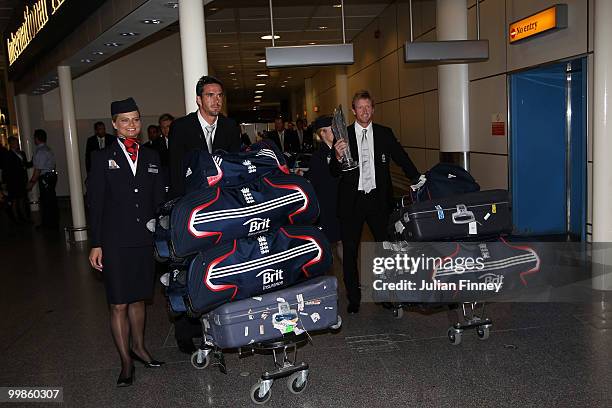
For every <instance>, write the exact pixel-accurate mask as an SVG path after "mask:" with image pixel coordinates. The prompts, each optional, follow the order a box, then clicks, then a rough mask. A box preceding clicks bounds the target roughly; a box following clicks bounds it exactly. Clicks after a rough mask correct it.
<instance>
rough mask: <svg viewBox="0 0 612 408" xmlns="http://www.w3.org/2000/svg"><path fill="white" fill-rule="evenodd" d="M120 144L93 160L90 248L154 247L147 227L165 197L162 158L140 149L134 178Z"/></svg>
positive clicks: (96, 154)
mask: <svg viewBox="0 0 612 408" xmlns="http://www.w3.org/2000/svg"><path fill="white" fill-rule="evenodd" d="M119 143H121V142H117V143H113V144H112V145H110V146H109V147H108V148H105V149H103V150H98V151H97V152H94V153H93V154H92V157H91V172H90V173H89V177H88V178H87V201H88V203H89V225H90V228H91V236H90V240H91V246H92V247H99V246H113V247H140V246H149V245H153V236H152V235H151V232H149V230H148V229H147V227H146V224H147V222H148V221H149V220H150V219H152V218H154V217H155V211H156V210H157V206H158V205H159V204H161V203H162V202H163V200H164V195H165V191H164V186H163V183H162V174H161V172H160V163H159V157H158V155H157V152H155V151H153V150H151V149H146V148H142V147H141V148H140V149H139V150H138V167H137V168H136V176H134V174H133V173H132V169H131V167H130V164H129V162H128V159H127V157H125V154H124V153H123V150H122V149H121V147H120V146H119Z"/></svg>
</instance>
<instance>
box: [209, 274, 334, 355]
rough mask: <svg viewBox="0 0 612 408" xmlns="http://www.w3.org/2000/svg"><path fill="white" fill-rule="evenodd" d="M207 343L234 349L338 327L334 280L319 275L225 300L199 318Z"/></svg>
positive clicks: (330, 277)
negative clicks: (275, 288)
mask: <svg viewBox="0 0 612 408" xmlns="http://www.w3.org/2000/svg"><path fill="white" fill-rule="evenodd" d="M202 322H203V327H204V334H205V336H206V341H207V343H212V345H215V346H217V347H219V348H221V349H227V348H237V347H242V346H246V345H248V344H254V343H262V342H265V341H269V340H274V339H278V338H281V337H282V336H283V335H285V334H290V333H295V334H301V333H302V332H304V331H307V332H311V331H317V330H325V329H329V328H335V327H336V326H339V323H340V317H339V316H338V281H337V280H336V278H335V277H333V276H320V277H318V278H314V279H311V280H308V281H306V282H304V283H301V284H299V285H295V286H291V287H289V288H285V289H282V290H278V291H276V292H270V293H266V294H263V295H261V296H256V297H252V298H249V299H244V300H240V301H237V302H230V303H226V304H224V305H222V306H219V307H218V308H216V309H214V310H213V311H212V312H209V313H207V314H206V315H204V316H203V317H202Z"/></svg>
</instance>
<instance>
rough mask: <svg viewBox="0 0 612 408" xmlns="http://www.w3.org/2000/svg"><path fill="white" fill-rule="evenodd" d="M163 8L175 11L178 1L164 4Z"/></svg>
mask: <svg viewBox="0 0 612 408" xmlns="http://www.w3.org/2000/svg"><path fill="white" fill-rule="evenodd" d="M164 6H166V7H168V8H173V9H175V8H177V7H178V1H169V2H168V3H166V4H164Z"/></svg>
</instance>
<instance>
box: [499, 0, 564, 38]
mask: <svg viewBox="0 0 612 408" xmlns="http://www.w3.org/2000/svg"><path fill="white" fill-rule="evenodd" d="M566 27H567V4H556V5H554V6H552V7H550V8H547V9H546V10H542V11H540V12H538V13H535V14H532V15H531V16H529V17H526V18H523V19H521V20H519V21H515V22H514V23H512V24H510V27H509V28H508V34H509V40H510V44H514V43H516V42H518V41H521V40H525V39H527V38H530V37H533V36H534V35H539V34H542V33H545V32H549V31H551V30H558V29H561V28H566Z"/></svg>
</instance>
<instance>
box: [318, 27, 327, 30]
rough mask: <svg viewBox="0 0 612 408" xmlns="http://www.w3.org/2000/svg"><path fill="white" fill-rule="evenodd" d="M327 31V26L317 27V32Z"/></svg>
mask: <svg viewBox="0 0 612 408" xmlns="http://www.w3.org/2000/svg"><path fill="white" fill-rule="evenodd" d="M325 29H327V26H319V30H325Z"/></svg>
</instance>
